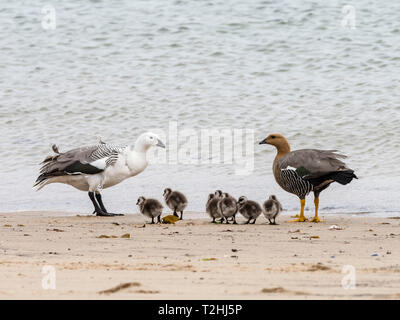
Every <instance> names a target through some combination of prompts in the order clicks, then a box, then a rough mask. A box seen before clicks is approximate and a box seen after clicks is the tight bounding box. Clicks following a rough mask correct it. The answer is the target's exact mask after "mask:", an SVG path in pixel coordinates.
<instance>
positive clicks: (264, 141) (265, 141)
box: [259, 138, 267, 144]
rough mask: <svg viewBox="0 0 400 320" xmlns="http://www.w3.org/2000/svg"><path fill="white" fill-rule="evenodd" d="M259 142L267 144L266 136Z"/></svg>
mask: <svg viewBox="0 0 400 320" xmlns="http://www.w3.org/2000/svg"><path fill="white" fill-rule="evenodd" d="M259 144H267V138H265V139H264V140H263V141H260V143H259Z"/></svg>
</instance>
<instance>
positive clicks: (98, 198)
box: [95, 193, 107, 213]
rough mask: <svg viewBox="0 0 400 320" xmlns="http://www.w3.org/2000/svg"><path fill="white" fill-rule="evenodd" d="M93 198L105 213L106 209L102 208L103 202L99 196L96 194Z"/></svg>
mask: <svg viewBox="0 0 400 320" xmlns="http://www.w3.org/2000/svg"><path fill="white" fill-rule="evenodd" d="M95 196H96V200H97V203H98V204H99V206H100V208H101V210H102V211H103V212H105V213H107V209H106V208H105V207H104V204H103V200H102V199H101V194H100V193H96V194H95Z"/></svg>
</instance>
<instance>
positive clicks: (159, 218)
mask: <svg viewBox="0 0 400 320" xmlns="http://www.w3.org/2000/svg"><path fill="white" fill-rule="evenodd" d="M157 222H158V223H161V215H159V216H158V217H157Z"/></svg>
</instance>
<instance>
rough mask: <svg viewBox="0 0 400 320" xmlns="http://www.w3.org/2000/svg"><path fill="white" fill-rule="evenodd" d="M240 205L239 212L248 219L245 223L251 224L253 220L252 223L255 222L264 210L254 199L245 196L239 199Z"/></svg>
mask: <svg viewBox="0 0 400 320" xmlns="http://www.w3.org/2000/svg"><path fill="white" fill-rule="evenodd" d="M238 206H239V212H240V213H241V214H242V216H243V217H245V218H246V219H247V222H246V223H245V224H249V223H250V221H251V220H253V222H251V224H255V223H256V220H257V218H258V217H259V215H260V214H261V212H262V209H261V206H260V205H259V204H258V203H257V202H255V201H253V200H248V199H247V198H246V197H245V196H242V197H240V198H239V199H238Z"/></svg>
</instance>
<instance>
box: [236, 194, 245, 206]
mask: <svg viewBox="0 0 400 320" xmlns="http://www.w3.org/2000/svg"><path fill="white" fill-rule="evenodd" d="M246 201H247V197H245V196H241V197H239V199H238V202H237V203H238V204H240V205H242V204H244V203H245V202H246Z"/></svg>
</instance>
